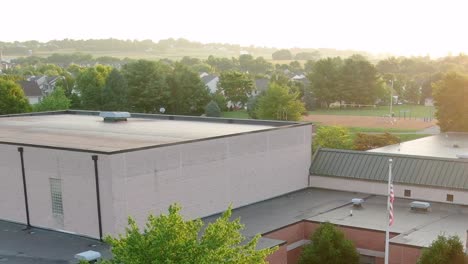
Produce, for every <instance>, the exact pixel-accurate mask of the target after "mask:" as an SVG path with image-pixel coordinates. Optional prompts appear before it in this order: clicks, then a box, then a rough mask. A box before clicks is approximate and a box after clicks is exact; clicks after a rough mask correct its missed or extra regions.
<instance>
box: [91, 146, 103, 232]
mask: <svg viewBox="0 0 468 264" xmlns="http://www.w3.org/2000/svg"><path fill="white" fill-rule="evenodd" d="M92 159H93V161H94V177H95V182H96V202H97V213H98V223H99V240H101V241H102V219H101V197H100V191H99V171H98V156H97V155H93V156H92Z"/></svg>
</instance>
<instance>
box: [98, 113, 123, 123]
mask: <svg viewBox="0 0 468 264" xmlns="http://www.w3.org/2000/svg"><path fill="white" fill-rule="evenodd" d="M99 116H100V117H104V122H119V121H127V118H129V117H130V113H129V112H100V113H99Z"/></svg>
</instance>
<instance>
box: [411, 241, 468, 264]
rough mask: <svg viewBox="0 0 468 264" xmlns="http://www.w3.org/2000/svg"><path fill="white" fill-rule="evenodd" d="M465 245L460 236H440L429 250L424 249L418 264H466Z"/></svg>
mask: <svg viewBox="0 0 468 264" xmlns="http://www.w3.org/2000/svg"><path fill="white" fill-rule="evenodd" d="M463 248H464V247H463V243H462V242H461V240H460V238H459V237H458V236H450V237H445V236H438V237H437V239H436V240H434V241H433V242H432V243H431V245H430V246H429V247H428V248H425V249H423V251H422V254H421V257H420V258H419V260H418V264H439V263H451V264H464V263H466V261H465V254H464V252H463Z"/></svg>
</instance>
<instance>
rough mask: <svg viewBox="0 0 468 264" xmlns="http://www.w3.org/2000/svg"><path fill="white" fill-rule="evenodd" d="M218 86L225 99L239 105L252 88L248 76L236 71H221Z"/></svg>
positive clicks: (242, 103) (243, 102)
mask: <svg viewBox="0 0 468 264" xmlns="http://www.w3.org/2000/svg"><path fill="white" fill-rule="evenodd" d="M218 86H219V88H220V90H221V91H222V92H223V93H224V96H225V97H226V99H227V100H229V101H231V102H232V103H234V104H240V105H241V106H243V105H245V103H246V102H247V100H248V99H249V95H250V94H252V92H253V90H254V84H253V81H252V79H251V78H250V76H249V75H247V74H245V73H241V72H238V71H229V72H223V73H221V76H220V77H219V83H218Z"/></svg>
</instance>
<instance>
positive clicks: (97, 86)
mask: <svg viewBox="0 0 468 264" xmlns="http://www.w3.org/2000/svg"><path fill="white" fill-rule="evenodd" d="M110 70H111V68H110V67H108V66H103V65H98V66H96V67H92V68H87V69H86V70H84V71H82V72H81V73H80V74H79V75H78V77H77V79H76V87H77V90H78V91H79V92H80V95H81V97H80V98H81V107H82V108H83V109H88V110H100V109H101V108H102V90H103V88H104V85H105V83H106V78H107V76H108V74H109V72H110Z"/></svg>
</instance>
